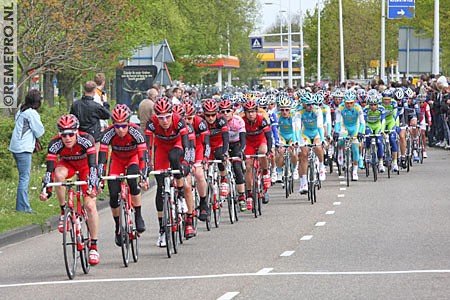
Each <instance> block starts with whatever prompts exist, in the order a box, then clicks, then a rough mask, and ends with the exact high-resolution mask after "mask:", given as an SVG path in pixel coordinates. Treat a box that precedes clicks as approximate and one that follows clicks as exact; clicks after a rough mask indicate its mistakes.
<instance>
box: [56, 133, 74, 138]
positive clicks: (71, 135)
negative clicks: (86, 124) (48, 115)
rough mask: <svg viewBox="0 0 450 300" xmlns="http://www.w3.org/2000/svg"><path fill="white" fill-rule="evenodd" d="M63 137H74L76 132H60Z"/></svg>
mask: <svg viewBox="0 0 450 300" xmlns="http://www.w3.org/2000/svg"><path fill="white" fill-rule="evenodd" d="M59 135H60V136H61V137H63V138H66V137H73V136H74V135H75V132H71V133H60V134H59Z"/></svg>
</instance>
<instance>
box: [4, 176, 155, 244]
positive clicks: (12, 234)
mask: <svg viewBox="0 0 450 300" xmlns="http://www.w3.org/2000/svg"><path fill="white" fill-rule="evenodd" d="M155 186H156V180H150V182H149V190H148V191H150V189H151V188H153V187H155ZM144 193H145V192H144ZM99 198H101V197H99ZM107 208H109V199H103V200H99V199H97V210H98V211H101V210H103V209H107ZM58 220H59V216H55V217H51V218H49V219H48V220H47V221H46V222H45V223H44V224H42V225H39V224H31V225H27V226H24V227H20V228H16V229H13V230H10V231H7V232H4V233H1V234H0V248H2V247H5V246H8V245H11V244H14V243H17V242H21V241H24V240H26V239H29V238H31V237H35V236H38V235H42V234H45V233H49V232H51V231H53V230H57V229H58Z"/></svg>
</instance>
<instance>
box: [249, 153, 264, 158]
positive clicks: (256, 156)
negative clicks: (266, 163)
mask: <svg viewBox="0 0 450 300" xmlns="http://www.w3.org/2000/svg"><path fill="white" fill-rule="evenodd" d="M260 157H266V155H265V154H253V155H246V156H245V158H260Z"/></svg>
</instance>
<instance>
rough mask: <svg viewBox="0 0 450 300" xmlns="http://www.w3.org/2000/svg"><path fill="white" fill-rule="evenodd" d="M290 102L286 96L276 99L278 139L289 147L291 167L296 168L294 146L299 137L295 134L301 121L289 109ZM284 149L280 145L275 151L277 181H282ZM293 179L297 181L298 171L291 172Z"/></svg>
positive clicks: (296, 161) (295, 150) (296, 160)
mask: <svg viewBox="0 0 450 300" xmlns="http://www.w3.org/2000/svg"><path fill="white" fill-rule="evenodd" d="M291 105H292V101H291V98H289V97H288V96H283V95H282V96H279V97H278V109H279V110H278V126H279V131H278V133H279V138H280V140H281V143H282V144H283V145H290V147H289V152H290V156H291V161H292V165H293V166H297V163H298V159H297V158H298V157H297V149H296V148H295V147H296V146H295V145H298V142H299V137H298V135H297V134H296V133H298V132H300V127H301V124H300V122H301V119H300V118H299V115H298V114H295V113H294V112H293V111H292V109H291ZM284 151H285V148H284V147H281V145H280V146H279V147H278V149H277V153H276V161H277V181H279V182H281V181H282V171H283V165H284V160H283V155H284ZM293 178H294V179H295V180H297V179H298V178H299V174H298V169H296V170H295V171H293Z"/></svg>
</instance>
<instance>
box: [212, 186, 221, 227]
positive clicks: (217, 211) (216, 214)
mask: <svg viewBox="0 0 450 300" xmlns="http://www.w3.org/2000/svg"><path fill="white" fill-rule="evenodd" d="M213 191H214V194H213V195H214V196H213V207H212V208H213V214H214V226H216V228H219V225H220V214H221V211H220V206H221V204H220V201H221V200H220V197H221V196H220V194H219V188H218V187H217V185H215V186H214V190H213Z"/></svg>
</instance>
